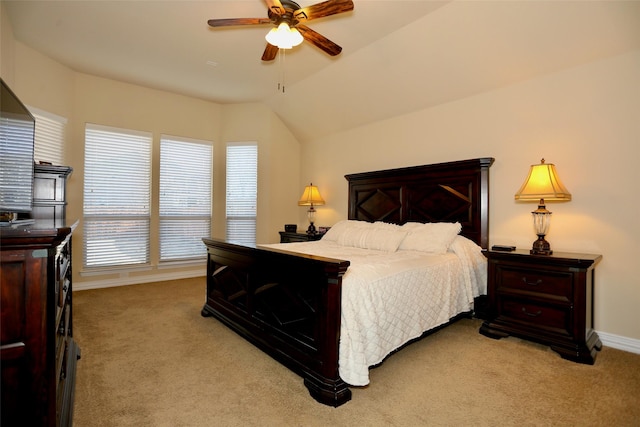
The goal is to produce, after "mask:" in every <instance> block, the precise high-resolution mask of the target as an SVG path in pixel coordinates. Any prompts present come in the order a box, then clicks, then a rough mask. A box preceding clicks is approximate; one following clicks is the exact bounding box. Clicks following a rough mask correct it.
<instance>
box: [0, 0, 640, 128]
mask: <svg viewBox="0 0 640 427" xmlns="http://www.w3.org/2000/svg"><path fill="white" fill-rule="evenodd" d="M2 3H3V5H4V7H5V10H6V11H7V14H8V15H9V19H10V21H11V24H12V27H13V32H14V37H15V38H16V39H17V40H19V41H20V42H22V43H24V44H26V45H28V46H30V47H31V48H33V49H35V50H37V51H39V52H41V53H43V54H45V55H47V56H49V57H51V58H53V59H55V60H56V61H58V62H60V63H62V64H64V65H66V66H68V67H70V68H72V69H74V70H76V71H79V72H83V73H88V74H93V75H96V76H103V77H107V78H111V79H116V80H121V81H124V82H130V83H134V84H138V85H142V86H147V87H151V88H157V89H162V90H166V91H171V92H175V93H180V94H184V95H188V96H192V97H197V98H202V99H206V100H210V101H213V102H217V103H221V104H227V103H245V102H263V103H265V104H267V105H269V106H270V107H271V108H272V109H273V110H274V111H275V112H276V113H277V114H278V115H279V116H280V117H281V119H282V120H283V121H284V123H285V124H287V126H288V127H289V128H290V129H291V130H292V132H293V133H294V134H295V135H297V137H298V138H299V139H300V140H301V141H304V140H306V139H309V138H314V137H318V136H321V135H323V134H327V133H330V132H335V131H339V130H344V129H349V128H352V127H356V126H359V125H363V124H366V123H369V122H372V121H378V120H382V119H384V118H387V117H392V116H396V115H400V114H405V113H408V112H411V111H415V110H419V109H423V108H429V107H433V106H435V105H438V104H442V103H447V102H452V101H455V100H458V99H462V98H466V97H469V96H473V95H476V94H479V93H482V92H485V91H490V90H495V89H497V88H500V87H504V86H508V85H510V84H514V83H517V82H521V81H524V80H527V79H531V78H535V77H538V76H541V75H544V74H546V73H552V72H556V71H559V70H562V69H566V68H569V67H573V66H577V65H580V64H584V63H587V62H590V61H595V60H598V59H601V58H606V57H609V56H614V55H618V54H622V53H625V52H628V51H631V50H636V49H640V24H638V23H639V22H640V2H636V1H571V2H569V1H537V0H523V1H512V2H508V1H488V0H487V1H482V0H469V1H455V0H454V1H433V0H412V1H400V0H392V1H386V0H354V3H355V8H354V10H353V11H351V12H347V13H343V14H339V15H334V16H330V17H325V18H321V19H317V20H312V21H309V22H307V23H306V24H307V26H309V27H311V28H312V29H314V30H315V31H317V32H319V33H321V34H323V35H324V36H326V37H327V38H329V39H330V40H332V41H333V42H335V43H337V44H338V45H340V46H342V48H343V51H342V53H341V54H340V55H338V56H335V57H330V56H328V55H326V54H325V53H324V52H322V51H321V50H319V49H318V48H316V47H314V46H313V45H311V44H309V43H306V42H305V43H303V44H302V45H300V46H298V47H295V48H293V49H291V50H288V51H286V53H285V55H284V57H280V58H279V59H276V60H275V61H272V62H268V63H265V62H263V61H261V59H260V58H261V55H262V52H263V50H264V48H265V45H266V42H265V40H264V36H265V34H266V33H267V32H268V30H269V29H270V26H269V25H265V26H243V27H228V28H217V29H213V28H210V27H209V26H208V25H207V20H208V19H211V18H262V17H265V18H266V17H267V12H266V10H267V6H266V4H265V2H264V1H263V0H235V1H223V0H197V1H189V0H157V1H154V0H144V1H143V0H130V1H122V0H119V1H103V0H84V1H68V0H47V1H36V0H30V1H17V0H2ZM298 3H299V4H300V6H301V7H306V6H310V5H313V4H315V3H318V1H313V0H311V1H308V0H300V1H298ZM283 87H284V93H283V91H282V88H283Z"/></svg>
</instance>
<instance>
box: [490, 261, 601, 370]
mask: <svg viewBox="0 0 640 427" xmlns="http://www.w3.org/2000/svg"><path fill="white" fill-rule="evenodd" d="M485 255H486V256H487V261H488V265H487V300H488V302H489V304H488V310H487V313H488V315H487V319H486V320H485V321H484V322H483V323H482V326H481V327H480V333H481V334H483V335H486V336H488V337H491V338H496V339H499V338H504V337H507V336H510V335H513V336H517V337H520V338H524V339H530V340H533V341H537V342H540V343H543V344H547V345H549V346H550V347H551V348H552V349H553V350H554V351H556V352H558V353H559V354H560V355H561V356H562V357H564V358H565V359H569V360H573V361H576V362H580V363H588V364H593V363H594V361H595V357H596V352H597V351H598V350H600V348H601V347H602V343H601V342H600V339H599V338H598V335H597V334H596V333H595V331H594V330H593V300H594V292H593V290H594V280H595V279H594V277H595V265H596V264H597V263H598V262H599V261H600V260H601V259H602V255H595V254H571V253H567V252H555V253H554V254H552V255H545V256H541V255H532V254H530V253H529V251H527V250H522V249H519V250H518V249H516V250H515V251H512V252H501V251H487V252H486V254H485Z"/></svg>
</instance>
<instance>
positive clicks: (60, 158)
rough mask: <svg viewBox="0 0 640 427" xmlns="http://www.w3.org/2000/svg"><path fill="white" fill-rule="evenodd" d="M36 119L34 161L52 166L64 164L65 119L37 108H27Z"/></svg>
mask: <svg viewBox="0 0 640 427" xmlns="http://www.w3.org/2000/svg"><path fill="white" fill-rule="evenodd" d="M29 110H30V111H31V114H33V116H34V117H35V118H36V135H35V146H34V156H33V157H34V160H35V161H36V162H40V161H42V162H48V163H51V164H54V165H62V164H64V133H65V128H66V126H67V119H65V118H64V117H60V116H56V115H55V114H51V113H48V112H46V111H43V110H40V109H38V108H32V107H29Z"/></svg>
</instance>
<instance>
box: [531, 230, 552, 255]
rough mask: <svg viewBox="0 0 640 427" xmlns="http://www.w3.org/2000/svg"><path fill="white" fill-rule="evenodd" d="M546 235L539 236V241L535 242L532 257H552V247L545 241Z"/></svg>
mask: <svg viewBox="0 0 640 427" xmlns="http://www.w3.org/2000/svg"><path fill="white" fill-rule="evenodd" d="M544 236H545V235H544V234H538V240H536V241H535V242H533V247H532V248H531V250H530V251H529V253H530V254H532V255H551V254H552V253H553V251H552V250H551V245H550V244H549V242H547V241H546V240H545V239H544Z"/></svg>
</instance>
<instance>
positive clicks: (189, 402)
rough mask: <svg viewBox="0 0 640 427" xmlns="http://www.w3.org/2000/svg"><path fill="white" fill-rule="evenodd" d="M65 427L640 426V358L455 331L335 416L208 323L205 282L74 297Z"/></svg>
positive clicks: (404, 354)
mask: <svg viewBox="0 0 640 427" xmlns="http://www.w3.org/2000/svg"><path fill="white" fill-rule="evenodd" d="M73 298H74V307H73V308H74V334H75V338H76V340H77V341H78V343H79V345H80V347H81V350H82V359H81V360H80V361H79V362H78V377H77V383H76V394H75V415H74V425H75V426H76V427H92V426H105V427H106V426H114V427H116V426H117V427H123V426H136V427H143V426H154V427H155V426H171V427H177V426H194V427H196V426H327V425H335V426H460V425H473V426H516V425H517V426H601V425H608V426H640V397H639V396H640V355H638V354H631V353H627V352H623V351H620V350H615V349H611V348H606V347H605V348H604V349H603V350H602V351H601V352H600V353H599V354H598V358H597V360H596V363H595V365H593V366H589V365H581V364H577V363H573V362H569V361H566V360H564V359H562V358H560V356H558V355H557V354H556V353H555V352H553V351H551V350H549V349H548V348H546V347H544V346H541V345H537V344H534V343H530V342H527V341H522V340H519V339H516V338H507V339H502V340H492V339H489V338H486V337H484V336H482V335H480V334H479V333H478V328H479V327H480V323H481V322H480V321H478V320H472V319H463V320H461V321H459V322H457V323H455V324H453V325H450V326H448V327H446V328H444V329H442V330H441V331H439V332H436V333H435V334H433V335H430V336H428V337H426V338H424V339H422V340H420V341H418V342H416V343H413V344H411V345H410V346H408V347H406V348H404V349H402V350H401V351H399V352H398V353H396V354H394V355H393V356H391V357H389V358H388V359H387V360H386V361H385V362H384V363H383V364H382V365H381V366H379V367H377V368H375V369H373V370H372V371H371V384H370V385H369V386H368V387H364V388H353V389H352V391H353V398H352V400H351V401H350V402H348V403H346V404H345V405H343V406H341V407H339V408H331V407H327V406H324V405H320V404H318V403H316V402H315V401H314V400H313V399H312V398H311V397H310V396H309V394H308V392H307V389H306V388H305V387H304V385H303V383H302V379H301V378H300V377H298V376H297V375H295V374H293V373H292V372H290V371H289V370H287V369H286V368H284V367H283V366H282V365H280V364H279V363H277V362H276V361H274V360H273V359H271V358H270V357H269V356H267V355H266V354H264V353H262V352H261V351H260V350H258V349H256V348H255V347H253V346H252V345H251V344H249V343H248V342H246V341H245V340H244V339H242V338H240V337H239V336H237V335H236V334H235V333H234V332H232V331H230V330H229V329H227V328H226V327H225V326H223V325H222V324H220V323H219V322H218V321H217V320H215V319H213V318H203V317H201V316H200V310H201V308H202V305H203V304H204V298H205V279H204V278H198V279H189V280H181V281H171V282H162V283H150V284H144V285H135V286H125V287H117V288H106V289H98V290H88V291H80V292H74V294H73Z"/></svg>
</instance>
